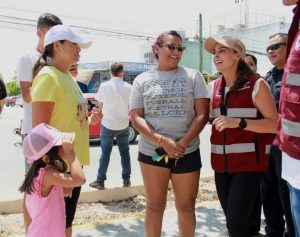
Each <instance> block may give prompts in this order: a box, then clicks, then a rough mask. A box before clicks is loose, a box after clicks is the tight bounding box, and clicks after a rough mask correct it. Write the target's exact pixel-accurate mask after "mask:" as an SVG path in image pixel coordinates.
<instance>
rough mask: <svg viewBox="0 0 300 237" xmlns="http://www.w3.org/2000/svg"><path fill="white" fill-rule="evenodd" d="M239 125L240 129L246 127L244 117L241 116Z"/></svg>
mask: <svg viewBox="0 0 300 237" xmlns="http://www.w3.org/2000/svg"><path fill="white" fill-rule="evenodd" d="M239 127H240V129H243V130H244V129H245V128H246V127H247V122H246V120H245V119H244V118H241V121H240V123H239Z"/></svg>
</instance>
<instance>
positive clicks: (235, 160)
mask: <svg viewBox="0 0 300 237" xmlns="http://www.w3.org/2000/svg"><path fill="white" fill-rule="evenodd" d="M256 80H257V78H256V76H255V75H253V76H250V77H249V80H248V81H247V82H246V83H245V84H244V85H243V87H242V88H240V89H239V90H237V91H229V92H228V93H227V95H226V99H225V100H224V99H223V98H224V95H225V92H224V90H225V80H224V79H223V78H222V77H221V78H219V79H217V80H216V81H215V83H214V93H213V94H214V95H213V101H212V117H213V118H216V117H219V116H221V115H225V116H228V117H235V118H249V119H258V118H261V117H262V116H261V114H260V113H259V111H258V110H257V108H256V107H255V105H254V104H253V100H252V91H253V87H254V85H255V82H256ZM272 139H273V135H272V134H263V133H260V134H259V133H254V132H251V131H247V130H242V129H240V128H227V129H225V130H224V131H222V132H218V131H217V130H216V129H215V127H214V126H213V127H212V135H211V164H212V168H213V170H214V171H216V172H220V173H224V172H227V173H235V172H247V171H248V172H251V171H252V172H262V171H266V170H267V168H268V161H269V158H268V155H269V152H270V145H271V143H272Z"/></svg>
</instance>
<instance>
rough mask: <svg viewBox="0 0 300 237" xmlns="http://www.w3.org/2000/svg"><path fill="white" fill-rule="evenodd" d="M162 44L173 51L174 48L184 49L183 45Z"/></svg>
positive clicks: (181, 50) (180, 50)
mask: <svg viewBox="0 0 300 237" xmlns="http://www.w3.org/2000/svg"><path fill="white" fill-rule="evenodd" d="M163 46H166V47H168V49H169V50H170V51H174V50H175V49H177V50H178V51H179V52H183V51H184V50H185V47H184V46H176V45H175V44H165V45H163Z"/></svg>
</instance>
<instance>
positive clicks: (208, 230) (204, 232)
mask: <svg viewBox="0 0 300 237" xmlns="http://www.w3.org/2000/svg"><path fill="white" fill-rule="evenodd" d="M196 221H197V222H196V234H195V236H200V237H221V236H226V226H225V218H224V215H223V211H222V209H221V206H220V204H219V202H218V201H212V202H210V201H208V202H201V203H200V204H198V205H197V208H196ZM120 235H121V236H122V237H144V236H145V234H144V218H143V216H133V217H130V218H125V219H117V220H113V221H109V222H107V221H103V222H101V221H100V222H98V223H93V224H86V225H81V226H75V227H74V229H73V236H74V237H83V236H84V237H100V236H101V237H103V236H105V237H117V236H118V237H119V236H120ZM161 236H162V237H163V236H165V237H173V236H174V237H175V236H179V233H178V227H177V214H176V210H175V209H171V210H170V209H169V210H166V212H165V215H164V221H163V226H162V234H161Z"/></svg>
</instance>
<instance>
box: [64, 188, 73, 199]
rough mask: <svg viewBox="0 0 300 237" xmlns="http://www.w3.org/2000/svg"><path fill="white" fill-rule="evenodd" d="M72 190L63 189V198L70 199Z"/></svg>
mask: <svg viewBox="0 0 300 237" xmlns="http://www.w3.org/2000/svg"><path fill="white" fill-rule="evenodd" d="M72 191H73V188H63V192H64V196H65V197H70V198H71V197H72Z"/></svg>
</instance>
